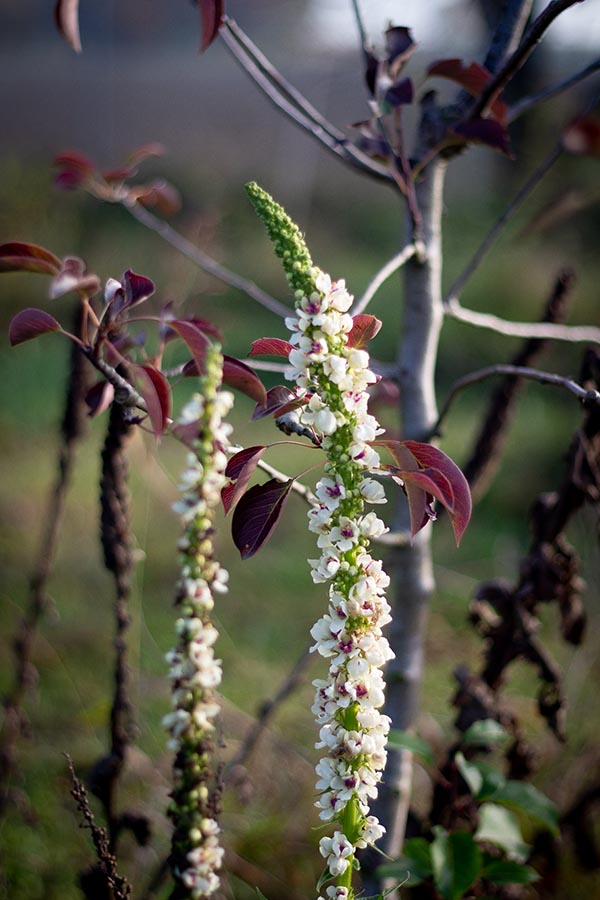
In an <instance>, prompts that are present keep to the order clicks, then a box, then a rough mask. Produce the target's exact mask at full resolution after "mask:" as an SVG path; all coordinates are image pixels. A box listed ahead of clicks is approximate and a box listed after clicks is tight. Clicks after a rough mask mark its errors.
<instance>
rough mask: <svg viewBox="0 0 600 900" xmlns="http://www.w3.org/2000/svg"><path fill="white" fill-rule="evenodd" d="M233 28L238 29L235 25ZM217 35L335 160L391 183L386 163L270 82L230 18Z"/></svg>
mask: <svg viewBox="0 0 600 900" xmlns="http://www.w3.org/2000/svg"><path fill="white" fill-rule="evenodd" d="M237 27H238V28H239V26H237ZM220 35H221V38H222V40H223V42H224V43H225V45H226V47H227V48H228V50H229V51H230V52H231V54H232V55H233V57H234V59H235V60H236V61H237V62H238V63H239V65H240V66H241V67H242V68H243V69H244V71H245V72H246V73H247V74H248V75H249V76H250V78H252V80H253V81H254V82H255V84H256V85H257V86H258V87H259V88H260V89H261V90H262V91H263V93H264V94H265V95H266V97H267V98H268V99H269V100H270V101H271V102H272V103H273V104H274V105H275V106H276V107H277V108H278V109H280V110H281V111H282V112H283V113H284V114H285V115H286V116H287V117H288V118H289V119H291V120H292V121H293V122H295V124H296V125H299V126H300V128H302V129H303V130H304V131H307V132H308V133H309V134H311V135H312V137H314V138H315V139H316V140H317V141H319V143H321V144H322V145H323V146H324V147H326V148H327V150H329V151H330V152H331V153H333V154H334V155H335V156H337V157H338V158H339V159H342V160H344V162H347V163H349V164H351V165H352V166H355V167H358V168H359V169H360V170H361V171H363V172H366V173H367V174H369V175H371V176H373V177H375V178H378V179H379V180H384V181H387V182H390V183H392V184H393V183H395V179H394V177H393V175H392V173H391V172H390V171H389V169H388V168H386V166H382V165H381V164H380V163H377V162H375V161H374V160H372V159H370V157H369V156H367V154H366V153H363V152H362V150H359V149H358V147H356V146H355V145H354V144H353V143H352V142H351V141H349V140H348V139H347V138H346V137H344V139H343V140H339V139H337V138H335V137H333V136H332V129H333V128H334V126H333V125H330V123H327V126H326V127H324V126H323V125H322V124H320V122H321V121H323V117H322V116H321V115H320V114H319V118H318V119H317V120H315V119H313V118H312V116H310V115H307V114H306V110H307V109H309V108H310V104H308V101H307V100H304V98H303V102H302V107H300V106H299V105H298V104H297V103H296V102H291V101H290V99H288V97H289V94H288V96H286V94H287V93H288V92H287V91H286V92H282V91H281V90H280V88H279V86H278V84H275V83H273V80H272V79H271V78H269V77H268V76H267V75H266V74H265V72H264V71H263V69H262V66H261V65H260V63H259V62H257V60H256V59H255V58H254V57H253V55H252V54H251V53H250V52H249V51H248V44H245V45H242V44H241V43H240V42H239V40H238V39H237V38H236V36H235V34H234V32H233V30H232V28H231V19H226V20H225V23H224V25H223V26H222V28H221V31H220ZM269 65H271V64H269ZM272 68H274V67H272ZM277 74H278V73H277ZM278 78H279V80H280V81H281V80H282V79H281V76H279V74H278Z"/></svg>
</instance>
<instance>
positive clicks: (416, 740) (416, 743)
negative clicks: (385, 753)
mask: <svg viewBox="0 0 600 900" xmlns="http://www.w3.org/2000/svg"><path fill="white" fill-rule="evenodd" d="M387 744H388V747H391V748H392V749H393V750H410V752H411V753H414V754H415V756H418V757H419V759H422V760H423V762H426V763H427V764H428V765H430V766H432V765H433V764H434V759H433V752H432V750H431V747H430V746H429V744H428V743H427V741H424V740H423V738H420V737H418V736H417V735H416V734H410V733H409V732H408V731H399V730H398V729H397V728H396V729H395V728H393V729H392V730H391V731H390V733H389V735H388V742H387Z"/></svg>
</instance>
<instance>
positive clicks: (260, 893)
mask: <svg viewBox="0 0 600 900" xmlns="http://www.w3.org/2000/svg"><path fill="white" fill-rule="evenodd" d="M254 890H255V891H256V893H257V894H258V896H259V897H260V900H267V898H266V897H265V895H264V894H263V892H262V891H261V889H260V888H254Z"/></svg>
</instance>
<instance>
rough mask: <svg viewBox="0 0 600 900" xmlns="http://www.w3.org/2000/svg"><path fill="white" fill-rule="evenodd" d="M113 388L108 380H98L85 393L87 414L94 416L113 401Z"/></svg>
mask: <svg viewBox="0 0 600 900" xmlns="http://www.w3.org/2000/svg"><path fill="white" fill-rule="evenodd" d="M114 396H115V389H114V387H113V386H112V384H111V383H110V382H109V381H98V382H97V383H96V384H95V385H93V387H91V388H90V389H89V391H88V392H87V394H86V395H85V403H86V406H87V408H88V416H90V418H92V419H93V418H95V417H96V416H99V415H100V414H101V413H103V412H104V410H105V409H108V407H109V406H110V404H111V403H112V402H113V399H114Z"/></svg>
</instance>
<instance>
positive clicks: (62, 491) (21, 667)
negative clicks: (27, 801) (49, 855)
mask: <svg viewBox="0 0 600 900" xmlns="http://www.w3.org/2000/svg"><path fill="white" fill-rule="evenodd" d="M79 316H80V313H78V323H79V321H80V318H79ZM77 328H78V324H76V325H75V329H76V330H77ZM86 390H87V379H86V371H85V365H84V362H83V357H82V355H81V352H80V349H79V346H76V345H73V347H72V350H71V367H70V372H69V379H68V383H67V395H66V401H65V411H64V415H63V420H62V425H61V435H62V443H61V447H60V450H59V453H58V471H57V475H56V481H55V483H54V487H53V489H52V493H51V495H50V501H49V505H48V511H47V515H46V522H45V528H44V532H43V535H42V539H41V543H40V549H39V553H38V558H37V563H36V564H35V566H34V569H33V573H32V575H31V579H30V582H29V600H28V606H27V610H26V611H25V613H24V615H23V618H22V620H21V623H20V625H19V629H18V632H17V635H16V636H15V638H14V641H13V646H14V655H15V675H14V682H13V684H12V687H11V688H10V689H9V690H8V691H7V693H6V694H5V696H4V697H3V699H2V705H3V707H4V721H3V724H2V730H1V732H0V811H1V810H2V808H3V807H4V805H5V804H6V802H7V800H8V797H9V794H10V780H11V779H12V778H13V776H14V774H15V769H16V745H17V742H18V740H19V737H20V735H21V734H22V732H23V730H24V727H25V721H26V719H25V714H24V712H23V710H22V708H21V706H22V703H23V700H24V697H25V694H26V692H27V690H28V689H29V688H30V687H31V685H32V683H33V682H34V681H35V670H34V668H33V663H32V652H33V642H34V639H35V635H36V631H37V628H38V624H39V622H40V619H41V618H42V616H43V615H44V612H45V610H46V605H47V602H48V598H47V596H46V585H47V582H48V578H49V576H50V572H51V568H52V564H53V562H54V555H55V552H56V545H57V541H58V534H59V531H60V526H61V522H62V516H63V510H64V504H65V497H66V493H67V489H68V486H69V483H70V480H71V472H72V468H73V463H74V459H75V447H76V444H77V441H79V440H80V439H81V437H82V434H83V430H84V423H85V418H84V415H83V410H84V402H83V398H84V395H85V392H86Z"/></svg>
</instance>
